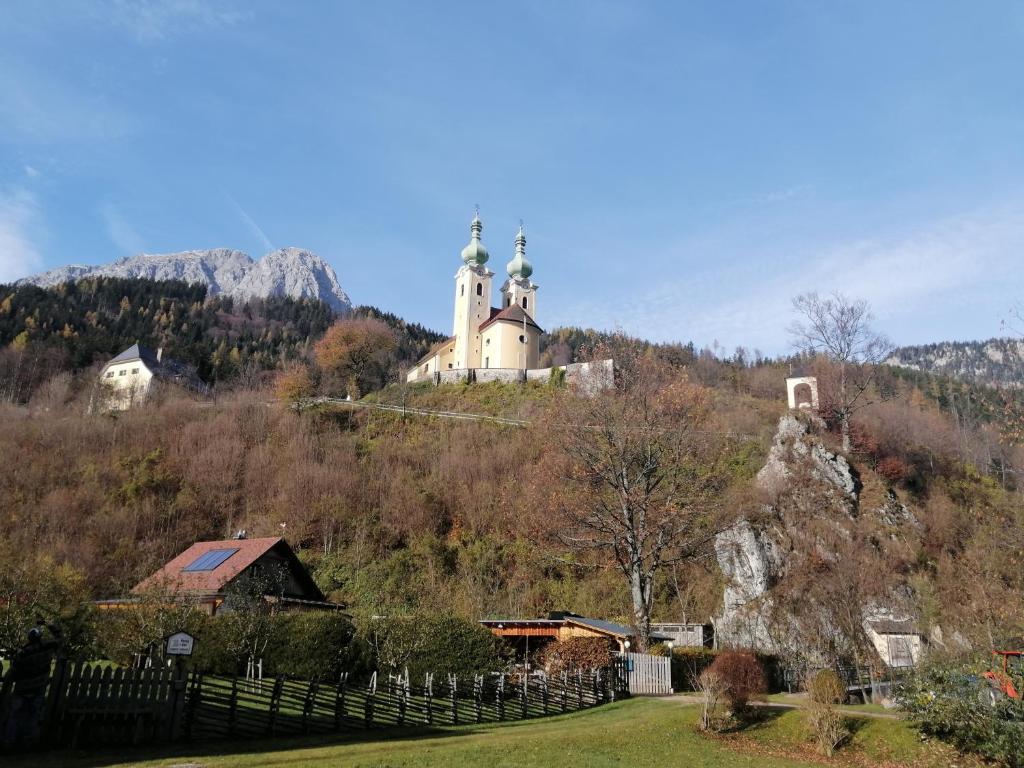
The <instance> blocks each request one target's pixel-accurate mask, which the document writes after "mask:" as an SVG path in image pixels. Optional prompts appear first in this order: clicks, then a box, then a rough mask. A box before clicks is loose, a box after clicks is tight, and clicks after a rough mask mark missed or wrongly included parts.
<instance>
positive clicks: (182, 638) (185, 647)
mask: <svg viewBox="0 0 1024 768" xmlns="http://www.w3.org/2000/svg"><path fill="white" fill-rule="evenodd" d="M195 645H196V639H195V638H194V637H192V635H190V634H189V633H188V632H175V633H174V634H173V635H171V636H170V637H168V638H167V655H168V656H191V655H192V650H193V649H194V648H195Z"/></svg>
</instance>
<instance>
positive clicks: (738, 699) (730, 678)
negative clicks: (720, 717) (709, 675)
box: [708, 651, 768, 714]
mask: <svg viewBox="0 0 1024 768" xmlns="http://www.w3.org/2000/svg"><path fill="white" fill-rule="evenodd" d="M708 669H709V670H710V671H711V672H714V673H715V674H716V675H718V676H719V677H720V678H721V680H722V683H723V684H724V685H725V696H726V698H728V699H729V705H730V707H732V711H733V712H734V713H736V714H740V713H742V712H743V711H744V710H745V709H746V707H747V704H748V703H749V701H750V699H751V698H754V697H756V696H761V695H763V694H764V693H766V692H767V690H768V682H767V680H766V679H765V674H764V667H763V666H762V665H761V662H760V661H758V659H757V657H756V656H755V655H754V654H753V653H750V652H749V651H722V652H720V653H719V654H718V657H717V658H716V659H715V660H714V662H712V664H711V666H710V667H708Z"/></svg>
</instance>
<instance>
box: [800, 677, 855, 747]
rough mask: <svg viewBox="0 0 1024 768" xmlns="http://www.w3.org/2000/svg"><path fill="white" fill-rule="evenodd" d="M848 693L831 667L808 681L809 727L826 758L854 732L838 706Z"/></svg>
mask: <svg viewBox="0 0 1024 768" xmlns="http://www.w3.org/2000/svg"><path fill="white" fill-rule="evenodd" d="M845 696H846V686H845V685H843V681H842V680H840V679H839V675H837V674H836V673H835V672H833V671H832V670H831V669H823V670H821V671H819V672H817V673H815V674H814V675H813V676H812V677H811V678H810V680H808V681H807V697H808V699H809V703H808V706H807V726H808V728H810V731H811V735H812V736H813V738H814V741H815V743H816V744H817V746H818V751H819V752H821V754H823V755H824V756H825V757H831V756H832V754H833V753H834V752H835V751H836V748H837V747H838V746H839V745H840V744H842V743H843V742H844V741H846V739H847V738H848V737H849V735H850V731H849V730H848V729H847V727H846V722H845V720H844V718H843V716H842V713H840V712H839V710H837V709H836V704H838V703H840V702H841V701H842V700H843V699H844V698H845Z"/></svg>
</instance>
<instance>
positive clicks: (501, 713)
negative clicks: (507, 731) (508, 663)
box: [494, 672, 505, 721]
mask: <svg viewBox="0 0 1024 768" xmlns="http://www.w3.org/2000/svg"><path fill="white" fill-rule="evenodd" d="M494 696H495V702H494V705H495V706H494V709H495V715H497V717H498V720H499V721H501V720H504V719H505V673H504V672H502V673H501V674H500V675H498V687H497V689H495V691H494Z"/></svg>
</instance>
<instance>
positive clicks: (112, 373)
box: [107, 371, 114, 379]
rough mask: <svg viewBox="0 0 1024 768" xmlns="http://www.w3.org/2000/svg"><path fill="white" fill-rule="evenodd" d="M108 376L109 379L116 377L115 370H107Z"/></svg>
mask: <svg viewBox="0 0 1024 768" xmlns="http://www.w3.org/2000/svg"><path fill="white" fill-rule="evenodd" d="M107 378H108V379H112V378H114V372H113V371H107Z"/></svg>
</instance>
